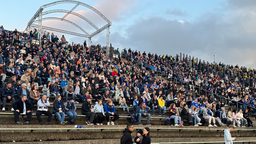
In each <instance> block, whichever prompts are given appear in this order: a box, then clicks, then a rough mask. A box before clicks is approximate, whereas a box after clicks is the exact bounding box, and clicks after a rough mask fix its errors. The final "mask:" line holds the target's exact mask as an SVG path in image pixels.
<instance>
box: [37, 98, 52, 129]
mask: <svg viewBox="0 0 256 144" xmlns="http://www.w3.org/2000/svg"><path fill="white" fill-rule="evenodd" d="M49 106H50V102H49V101H48V100H47V96H46V95H43V96H42V97H41V98H40V99H39V100H38V101H37V112H36V116H37V120H38V121H39V123H40V124H41V125H42V124H43V122H42V119H41V115H42V114H44V115H46V116H48V119H47V123H46V124H50V123H51V119H52V113H51V112H50V111H49V110H48V107H49Z"/></svg>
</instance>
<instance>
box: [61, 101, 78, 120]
mask: <svg viewBox="0 0 256 144" xmlns="http://www.w3.org/2000/svg"><path fill="white" fill-rule="evenodd" d="M64 105H65V110H66V114H67V115H68V116H69V123H70V124H74V120H75V119H76V116H77V113H76V103H75V99H74V98H69V100H68V101H67V102H66V103H65V104H64Z"/></svg>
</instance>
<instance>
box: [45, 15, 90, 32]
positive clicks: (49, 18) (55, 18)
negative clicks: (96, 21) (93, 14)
mask: <svg viewBox="0 0 256 144" xmlns="http://www.w3.org/2000/svg"><path fill="white" fill-rule="evenodd" d="M45 20H61V18H57V17H46V18H42V21H45ZM62 21H65V22H67V23H70V24H72V25H74V26H75V27H77V28H78V29H80V30H81V31H82V32H84V33H85V34H86V35H88V36H89V34H88V33H87V32H86V31H85V30H84V29H83V28H81V27H80V26H79V25H77V24H75V23H73V22H72V21H70V20H66V19H63V20H62Z"/></svg>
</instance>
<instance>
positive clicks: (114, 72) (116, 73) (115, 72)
mask: <svg viewBox="0 0 256 144" xmlns="http://www.w3.org/2000/svg"><path fill="white" fill-rule="evenodd" d="M117 75H118V72H117V69H114V70H113V72H112V76H113V77H115V76H117Z"/></svg>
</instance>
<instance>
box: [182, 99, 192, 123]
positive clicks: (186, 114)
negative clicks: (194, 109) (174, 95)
mask: <svg viewBox="0 0 256 144" xmlns="http://www.w3.org/2000/svg"><path fill="white" fill-rule="evenodd" d="M180 117H181V119H186V120H187V121H188V123H189V125H192V116H191V114H190V113H189V111H188V105H187V104H184V106H183V108H182V111H181V113H180Z"/></svg>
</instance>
